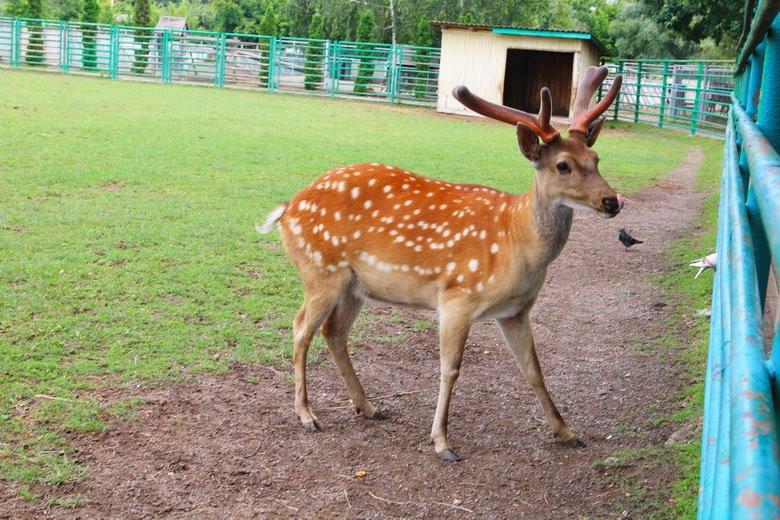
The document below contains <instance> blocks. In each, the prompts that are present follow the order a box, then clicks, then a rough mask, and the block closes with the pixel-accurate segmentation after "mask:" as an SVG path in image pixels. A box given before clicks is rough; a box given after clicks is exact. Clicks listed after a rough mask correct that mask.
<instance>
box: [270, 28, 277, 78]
mask: <svg viewBox="0 0 780 520" xmlns="http://www.w3.org/2000/svg"><path fill="white" fill-rule="evenodd" d="M276 42H277V38H276V36H271V41H270V42H269V44H268V92H273V91H274V90H276Z"/></svg>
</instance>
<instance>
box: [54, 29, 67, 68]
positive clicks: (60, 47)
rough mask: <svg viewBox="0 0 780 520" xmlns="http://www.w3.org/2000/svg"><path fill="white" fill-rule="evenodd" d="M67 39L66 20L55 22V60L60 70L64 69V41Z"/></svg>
mask: <svg viewBox="0 0 780 520" xmlns="http://www.w3.org/2000/svg"><path fill="white" fill-rule="evenodd" d="M66 41H68V22H60V23H58V24H57V61H58V63H59V66H60V72H63V73H64V72H66V70H65V42H66Z"/></svg>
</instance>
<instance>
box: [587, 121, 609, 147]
mask: <svg viewBox="0 0 780 520" xmlns="http://www.w3.org/2000/svg"><path fill="white" fill-rule="evenodd" d="M606 120H607V118H606V117H604V116H601V117H600V118H598V119H596V120H595V121H593V122H592V123H591V124H590V126H588V133H587V135H586V136H585V144H587V145H588V148H590V147H591V146H593V145H594V144H596V139H598V137H599V134H600V133H601V129H602V128H604V122H605V121H606Z"/></svg>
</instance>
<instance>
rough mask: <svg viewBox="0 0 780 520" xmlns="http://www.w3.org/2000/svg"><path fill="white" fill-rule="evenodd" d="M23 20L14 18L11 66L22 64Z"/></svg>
mask: <svg viewBox="0 0 780 520" xmlns="http://www.w3.org/2000/svg"><path fill="white" fill-rule="evenodd" d="M21 55H22V21H21V20H19V19H18V18H14V20H13V22H11V66H12V67H20V66H21V65H22V60H21Z"/></svg>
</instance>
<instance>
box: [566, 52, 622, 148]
mask: <svg viewBox="0 0 780 520" xmlns="http://www.w3.org/2000/svg"><path fill="white" fill-rule="evenodd" d="M606 77H607V68H606V67H588V68H587V70H585V74H584V75H583V77H582V81H580V86H579V88H578V89H577V97H576V99H575V100H574V117H573V118H572V121H571V126H569V133H571V132H580V133H582V134H585V135H587V134H588V128H589V127H590V125H591V124H592V123H593V122H594V121H596V120H597V119H598V118H599V116H601V114H603V113H604V112H605V111H606V110H607V108H609V105H611V104H612V102H613V101H614V100H615V97H617V95H618V92H620V86H621V85H622V84H623V76H620V75H617V76H615V80H614V81H613V82H612V86H611V87H610V88H609V91H607V94H606V95H605V96H604V97H603V98H602V99H601V101H599V102H598V103H596V104H595V105H593V107H591V108H588V105H590V99H591V98H592V97H593V94H595V93H596V90H598V88H599V85H601V83H602V82H603V81H604V79H605V78H606Z"/></svg>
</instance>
